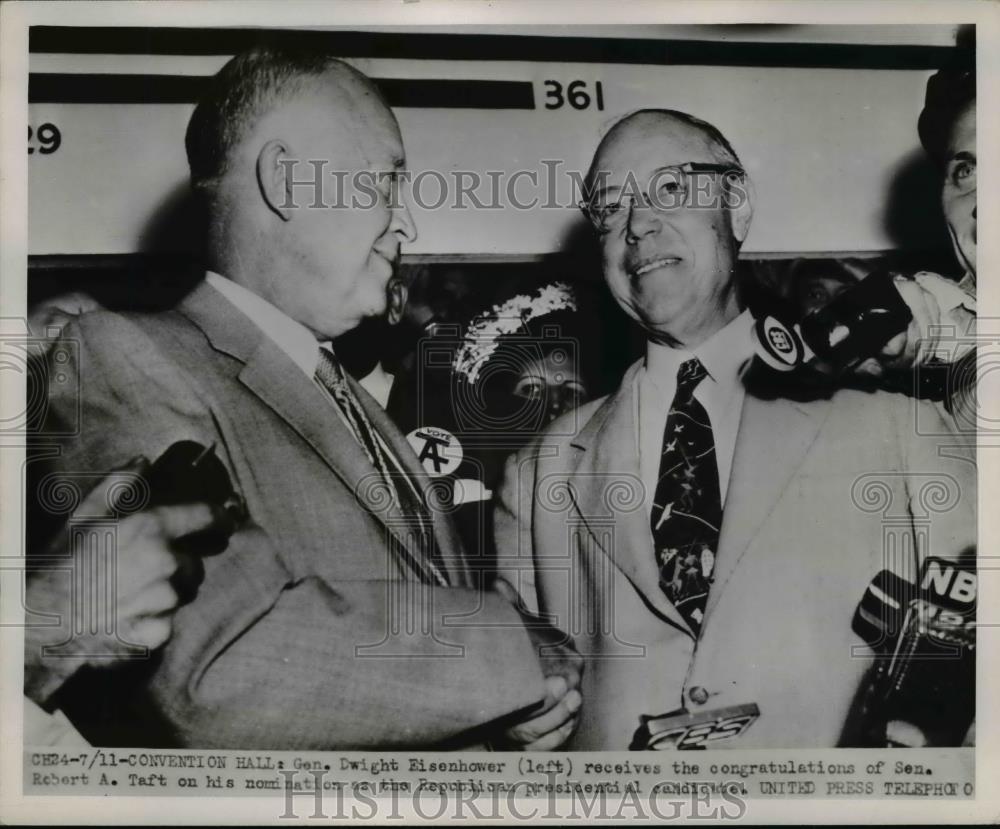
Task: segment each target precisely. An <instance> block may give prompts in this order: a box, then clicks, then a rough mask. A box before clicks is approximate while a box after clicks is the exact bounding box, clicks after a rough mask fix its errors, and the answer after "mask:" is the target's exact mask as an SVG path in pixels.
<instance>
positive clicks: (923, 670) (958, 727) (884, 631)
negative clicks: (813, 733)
mask: <svg viewBox="0 0 1000 829" xmlns="http://www.w3.org/2000/svg"><path fill="white" fill-rule="evenodd" d="M977 590H978V579H977V576H976V570H975V560H974V557H963V559H961V560H959V561H952V560H948V559H941V558H927V559H926V560H925V561H924V563H923V566H922V567H921V570H920V576H919V579H918V581H917V583H916V584H913V583H912V582H910V581H907V580H906V579H903V578H901V577H900V576H898V575H896V574H895V573H892V572H890V571H889V570H883V571H881V572H880V573H879V574H878V575H877V576H875V578H874V579H873V580H872V582H871V583H870V584H869V585H868V589H867V590H866V591H865V594H864V596H863V597H862V599H861V602H860V603H859V605H858V608H857V611H856V612H855V615H854V620H853V625H852V627H853V629H854V632H855V633H857V634H858V635H859V636H860V637H861V638H862V639H864V640H865V642H867V643H868V645H869V646H870V647H871V648H872V650H874V651H875V659H876V662H875V666H874V667H873V668H872V670H871V672H870V673H869V675H868V677H867V680H866V686H865V688H864V691H863V694H862V698H861V711H860V715H861V736H860V741H861V743H862V745H865V746H867V747H912V748H916V747H921V746H925V745H932V746H957V745H961V744H962V741H963V739H964V738H965V735H966V733H967V732H968V730H969V726H970V725H971V723H972V721H973V719H974V718H975V703H976V662H975V649H976V633H975V609H976V595H977Z"/></svg>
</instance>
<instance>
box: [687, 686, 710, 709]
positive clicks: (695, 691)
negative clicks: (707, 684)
mask: <svg viewBox="0 0 1000 829" xmlns="http://www.w3.org/2000/svg"><path fill="white" fill-rule="evenodd" d="M688 699H690V700H691V702H693V703H694V704H695V705H704V704H705V703H706V702H708V691H706V690H705V689H704V688H702V687H701V686H700V685H695V686H694V687H693V688H692V689H691V690H690V691H688Z"/></svg>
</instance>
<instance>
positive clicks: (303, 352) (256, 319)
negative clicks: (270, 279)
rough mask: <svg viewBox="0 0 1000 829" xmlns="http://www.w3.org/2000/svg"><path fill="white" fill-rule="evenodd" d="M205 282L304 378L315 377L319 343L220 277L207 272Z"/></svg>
mask: <svg viewBox="0 0 1000 829" xmlns="http://www.w3.org/2000/svg"><path fill="white" fill-rule="evenodd" d="M205 281H206V282H207V283H208V284H209V285H211V286H212V287H213V288H215V290H217V291H218V292H219V293H220V294H222V295H223V296H224V297H225V298H226V299H228V300H229V301H230V302H231V303H232V304H233V305H235V306H236V308H237V309H239V310H240V311H242V312H243V313H244V314H245V315H246V316H247V317H248V318H249V319H250V321H251V322H253V323H254V325H256V326H257V327H258V328H259V329H260V330H261V331H263V332H264V333H265V334H266V335H267V336H268V337H269V338H270V339H271V341H272V342H273V343H274V344H275V345H277V346H278V348H280V349H281V350H282V351H284V352H285V354H287V355H288V356H289V357H290V358H291V360H292V362H294V363H295V365H297V366H298V367H299V368H300V369H302V371H303V372H305V374H306V375H307V376H308V377H310V378H312V377H313V376H314V375H315V374H316V365H317V363H318V362H319V345H320V343H319V342H318V341H317V340H316V337H315V335H314V334H313V333H312V332H311V331H310V330H309V329H308V328H306V327H305V326H304V325H303V324H302V323H300V322H297V321H296V320H293V319H292V318H291V317H290V316H288V315H287V314H286V313H285V312H284V311H282V310H280V309H279V308H276V307H275V306H274V305H272V304H271V303H270V302H268V301H267V300H266V299H263V298H262V297H259V296H257V294H255V293H253V291H250V290H248V289H247V288H244V287H243V286H242V285H238V284H237V283H235V282H233V281H232V280H231V279H227V278H226V277H224V276H222V275H221V274H217V273H215V272H214V271H207V272H206V274H205ZM324 345H328V344H326V343H324Z"/></svg>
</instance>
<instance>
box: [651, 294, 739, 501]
mask: <svg viewBox="0 0 1000 829" xmlns="http://www.w3.org/2000/svg"><path fill="white" fill-rule="evenodd" d="M752 328H753V317H751V316H750V312H749V311H744V312H743V313H742V314H740V315H739V316H738V317H737V318H736V319H734V320H733V321H732V322H731V323H729V325H727V326H726V327H725V328H723V329H722V330H721V331H719V332H717V333H716V334H715V335H713V336H712V337H710V338H709V339H708V340H706V341H705V342H703V343H702V344H701V345H699V346H698V347H697V348H695V349H693V350H692V351H688V350H687V349H683V348H671V347H670V346H666V345H660V344H658V343H654V342H652V341H650V342H649V343H648V344H647V346H646V364H645V366H644V367H643V368H642V370H641V371H639V372H638V373H637V374H636V377H635V383H636V399H637V400H638V421H639V430H638V432H639V434H638V442H639V445H638V447H637V449H638V451H639V474H640V476H641V477H642V483H643V486H645V487H646V509H647V511H651V510H652V506H653V494H654V493H655V492H656V483H657V480H658V478H659V474H660V456H661V454H662V452H663V430H664V428H665V427H666V425H667V414H668V412H669V411H670V404H671V403H672V402H673V399H674V394H675V392H676V391H677V370H678V369H679V368H680V366H681V364H682V363H683V362H685V361H686V360H690V359H691V358H692V357H697V358H698V359H699V360H700V361H701V364H702V365H703V366H704V367H705V370H706V371H707V372H708V376H707V377H705V379H703V380H702V381H701V382H700V383H699V384H698V386H697V388H696V389H695V392H694V396H695V398H696V399H697V400H698V402H699V403H701V405H702V406H704V407H705V411H706V412H707V413H708V418H709V420H710V421H711V423H712V434H713V435H714V437H715V460H716V464H717V465H718V468H719V492H720V493H721V495H722V503H723V504H725V503H726V492H727V491H728V489H729V473H730V471H731V470H732V466H733V453H734V451H735V449H736V433H737V432H738V431H739V428H740V415H741V413H742V411H743V398H744V397H745V392H744V388H743V382H742V380H741V379H740V369H741V368H742V367H743V365H744V364H745V363H746V362H747V360H749V359H750V358H751V357H752V356H753V339H752V337H751V330H752Z"/></svg>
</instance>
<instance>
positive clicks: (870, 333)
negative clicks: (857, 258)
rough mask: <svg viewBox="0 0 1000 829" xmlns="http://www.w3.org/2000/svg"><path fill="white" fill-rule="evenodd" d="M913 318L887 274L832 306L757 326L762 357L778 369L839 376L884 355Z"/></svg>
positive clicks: (872, 277)
mask: <svg viewBox="0 0 1000 829" xmlns="http://www.w3.org/2000/svg"><path fill="white" fill-rule="evenodd" d="M912 319H913V315H912V313H911V312H910V309H909V307H908V306H907V304H906V302H905V301H904V300H903V298H902V297H901V296H900V295H899V291H897V290H896V287H895V285H894V284H893V279H892V276H891V274H890V273H889V272H887V271H882V272H878V273H873V274H871V275H870V276H867V277H865V278H864V279H862V280H861V281H860V282H859V283H858V284H857V285H855V286H854V287H853V288H851V289H850V290H848V291H845V292H844V293H842V294H840V295H839V296H838V297H837V298H836V299H834V300H833V301H832V302H830V303H828V304H827V305H825V306H824V307H822V308H820V309H819V310H816V311H813V312H811V313H809V314H807V315H806V316H805V317H803V318H802V319H801V320H800V321H799V322H798V323H791V322H789V315H788V314H786V313H784V312H783V311H778V312H777V313H776V314H772V315H766V316H762V317H760V318H759V319H758V320H757V321H756V324H755V326H754V330H753V331H754V348H755V351H756V354H757V357H758V359H759V360H760V362H762V363H763V364H764V365H765V366H767V367H769V368H771V369H773V370H774V371H777V372H781V373H787V372H794V371H796V370H800V369H803V368H805V369H810V370H811V371H812V372H813V373H815V372H818V373H821V374H825V375H837V374H840V373H842V372H844V371H846V370H847V369H849V368H851V367H852V366H855V365H857V364H858V363H860V362H861V361H862V360H864V359H866V358H868V357H872V356H874V355H876V354H878V353H879V351H880V350H881V349H882V348H883V347H884V346H885V344H886V343H887V342H889V340H891V339H892V338H893V337H895V336H896V335H897V334H900V333H902V332H903V331H905V330H906V329H907V327H908V326H909V324H910V321H911V320H912Z"/></svg>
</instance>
